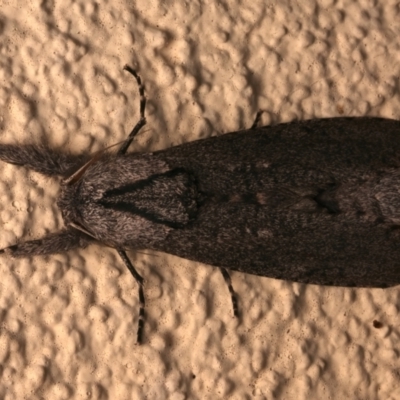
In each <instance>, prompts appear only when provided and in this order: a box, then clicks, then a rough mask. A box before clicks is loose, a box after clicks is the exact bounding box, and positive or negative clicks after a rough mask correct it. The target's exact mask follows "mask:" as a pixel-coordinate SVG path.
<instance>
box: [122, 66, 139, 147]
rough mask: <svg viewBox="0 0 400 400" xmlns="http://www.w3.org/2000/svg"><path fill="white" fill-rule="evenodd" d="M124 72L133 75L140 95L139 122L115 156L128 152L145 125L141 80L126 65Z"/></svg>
mask: <svg viewBox="0 0 400 400" xmlns="http://www.w3.org/2000/svg"><path fill="white" fill-rule="evenodd" d="M124 70H125V71H128V72H129V73H130V74H131V75H133V76H134V77H135V78H136V81H137V84H138V87H139V94H140V119H139V122H138V123H137V124H136V125H135V126H134V127H133V129H132V131H131V133H130V134H129V136H128V138H127V139H126V140H125V142H124V143H122V145H121V147H120V148H119V150H118V152H117V154H118V155H121V154H125V153H126V151H127V150H128V147H129V146H130V144H131V143H132V140H133V139H134V137H135V136H136V135H137V133H138V132H139V131H140V129H142V128H143V126H145V125H146V117H145V116H144V111H145V108H146V97H145V95H144V86H143V84H142V80H141V79H140V76H139V75H138V74H137V73H136V71H135V70H134V69H132V68H131V67H129V66H128V65H125V66H124Z"/></svg>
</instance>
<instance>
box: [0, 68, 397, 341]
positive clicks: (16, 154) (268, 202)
mask: <svg viewBox="0 0 400 400" xmlns="http://www.w3.org/2000/svg"><path fill="white" fill-rule="evenodd" d="M124 69H125V70H126V71H128V72H129V73H131V74H132V75H133V76H134V77H135V78H136V81H137V84H138V90H139V94H140V119H139V121H138V123H137V124H136V125H135V126H134V128H133V129H132V131H131V132H130V134H129V135H128V138H127V139H126V140H125V141H124V142H123V143H122V144H120V145H119V148H118V149H117V151H115V152H111V151H109V150H107V151H100V152H98V153H95V154H94V155H92V156H91V157H88V158H87V159H85V158H84V157H83V156H76V155H68V154H64V153H63V152H60V151H55V150H51V149H49V148H46V147H44V146H42V147H40V146H32V145H26V146H23V147H20V146H15V145H10V144H2V145H0V159H1V160H3V161H5V162H8V163H12V164H16V165H21V166H24V167H27V168H31V169H33V170H35V171H37V172H39V173H41V174H44V175H47V176H52V177H61V187H60V193H59V197H58V207H59V209H60V211H61V214H62V217H63V220H64V224H65V227H64V228H63V229H62V230H61V231H60V232H56V233H51V234H49V235H47V236H45V237H43V238H41V239H38V240H32V241H28V242H22V243H19V244H16V245H13V246H10V247H8V248H6V249H3V250H1V252H7V253H10V254H11V255H13V256H15V257H27V256H33V255H45V254H54V253H61V252H66V251H69V250H72V249H74V248H78V247H85V246H87V245H88V244H89V243H91V242H100V243H102V244H104V245H106V246H109V247H112V248H114V249H115V250H116V251H117V252H118V254H119V255H120V257H121V259H122V261H123V263H124V264H125V265H126V266H127V268H128V269H129V271H130V272H131V273H132V275H133V277H134V278H135V280H136V282H137V284H138V291H139V301H140V310H139V318H138V331H137V341H138V342H139V343H140V342H141V340H142V331H143V325H144V316H145V313H144V303H145V297H144V293H143V278H142V277H141V276H140V275H139V273H138V272H137V271H136V269H135V268H134V266H133V265H132V263H131V262H130V260H129V258H128V257H127V254H126V251H127V250H141V249H150V250H155V251H161V252H165V253H170V254H174V255H176V256H179V257H183V258H186V259H189V260H194V261H199V262H202V263H205V264H210V265H213V266H216V267H219V268H220V270H221V272H222V275H223V277H224V279H225V281H226V283H227V286H228V289H229V291H230V294H231V298H232V304H233V310H234V314H235V315H238V307H237V300H236V294H235V292H234V290H233V288H232V284H231V279H230V275H229V272H228V270H234V271H240V272H243V273H247V274H254V275H259V276H265V277H270V278H276V279H284V280H288V281H293V282H301V283H309V284H317V285H334V286H347V287H379V288H385V287H389V286H394V285H398V284H399V283H400V245H399V243H400V229H399V228H400V122H399V121H395V120H390V119H383V118H373V117H361V118H327V119H312V120H306V121H295V122H291V123H284V124H279V125H275V126H264V127H257V124H258V120H259V116H260V114H258V115H257V118H256V121H255V123H254V124H253V126H252V127H251V128H250V129H248V130H242V131H237V132H232V133H227V134H224V135H221V136H217V137H210V138H207V139H202V140H196V141H193V142H190V143H185V144H182V145H179V146H175V147H172V148H168V149H166V150H161V151H156V152H152V153H129V152H127V150H128V148H129V146H130V144H131V143H132V141H133V139H134V137H135V136H136V135H137V134H138V132H139V131H140V129H141V128H142V127H143V126H144V125H145V124H146V118H145V106H146V98H145V95H144V86H143V84H142V82H141V79H140V77H139V75H138V74H137V73H136V71H134V70H133V69H132V68H130V67H128V66H125V67H124Z"/></svg>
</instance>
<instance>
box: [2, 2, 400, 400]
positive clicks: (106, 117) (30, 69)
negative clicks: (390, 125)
mask: <svg viewBox="0 0 400 400" xmlns="http://www.w3.org/2000/svg"><path fill="white" fill-rule="evenodd" d="M399 19H400V5H399V2H398V1H394V0H386V1H381V2H378V1H373V0H357V1H356V0H338V1H335V0H319V1H313V0H304V1H299V2H294V1H290V0H282V1H279V2H277V1H268V0H267V1H264V0H254V1H251V2H250V1H248V2H245V1H230V0H222V1H218V2H216V1H208V0H203V1H201V0H190V1H171V0H167V1H162V0H154V1H135V2H128V1H125V0H121V1H99V2H92V1H86V0H77V1H69V0H57V1H51V0H43V1H33V2H26V5H23V4H22V2H20V1H18V0H8V1H7V0H1V7H0V141H1V142H2V143H47V144H48V145H49V146H52V147H54V148H62V149H63V150H65V151H66V152H73V153H79V152H86V153H88V152H94V151H96V150H99V149H102V148H104V147H105V146H107V145H111V144H113V143H115V142H118V141H121V140H123V139H124V138H125V137H126V134H127V133H128V132H129V130H130V128H131V127H132V126H133V125H134V123H135V122H136V121H137V119H138V114H139V107H138V104H139V96H138V93H137V87H136V83H135V81H134V79H132V77H131V76H130V75H129V74H127V73H126V72H123V71H122V67H123V65H124V64H126V63H128V64H130V65H132V66H133V67H135V68H136V69H137V70H138V72H139V73H140V74H141V76H142V78H143V80H144V82H145V85H146V94H147V98H148V108H147V110H148V114H147V116H148V124H147V126H146V128H145V129H144V130H143V131H142V133H141V134H140V135H139V137H138V138H137V140H136V142H135V143H134V145H133V146H132V150H140V151H144V150H156V149H161V148H166V147H169V146H172V145H176V144H179V143H183V142H187V141H191V140H195V139H198V138H203V137H208V136H211V135H217V134H222V133H224V132H229V131H234V130H238V129H240V128H244V127H249V126H250V125H251V123H252V121H253V119H254V116H255V113H256V111H257V110H258V109H259V108H261V109H264V110H265V111H266V112H265V114H264V115H263V121H262V122H263V124H265V125H267V124H270V123H277V122H285V121H290V120H293V119H307V118H313V117H332V116H339V115H351V116H361V115H375V116H383V117H387V118H395V119H400V85H399V74H400V62H399V61H400V24H399ZM399 134H400V132H399ZM0 176H1V179H0V198H1V201H0V226H1V235H0V248H2V247H5V246H8V245H11V244H14V243H16V242H17V241H18V240H20V239H22V238H24V239H31V238H36V237H40V236H41V235H43V234H45V233H46V232H49V231H56V230H58V229H60V228H61V226H62V220H61V216H60V213H59V210H58V209H57V207H56V205H55V199H56V197H57V192H58V182H57V181H55V180H52V179H50V178H44V177H42V176H40V175H38V174H36V173H33V172H29V171H27V170H26V169H24V168H20V167H16V166H12V165H7V164H4V163H1V164H0ZM129 256H130V258H131V259H132V261H133V262H134V264H135V266H136V268H137V269H138V270H139V271H140V273H141V274H142V275H143V277H144V278H145V296H146V300H147V305H146V311H147V321H146V325H145V332H144V344H143V345H142V346H137V345H136V344H135V335H136V323H137V318H138V314H137V313H138V298H137V287H136V284H135V282H134V280H133V278H132V277H131V275H130V274H129V272H128V271H126V270H125V267H124V265H123V264H122V262H121V260H120V259H119V258H118V255H117V254H116V252H115V251H114V250H112V249H109V248H106V247H102V246H100V245H99V246H95V245H93V246H91V247H89V248H87V249H85V250H81V251H75V252H70V253H68V254H62V255H55V256H51V257H35V258H31V259H24V260H13V259H12V258H10V257H8V256H7V255H2V256H1V257H0V277H1V280H0V399H7V400H11V399H13V400H15V399H17V400H19V399H33V400H35V399H51V400H61V399H63V400H64V399H113V400H125V399H126V400H130V399H173V400H183V399H202V400H203V399H257V400H261V399H268V400H271V399H296V400H302V399H304V400H305V399H307V400H312V399H342V400H345V399H360V400H361V399H362V400H365V399H385V400H389V399H391V400H395V399H397V400H398V399H400V359H399V354H400V328H399V323H400V313H399V306H400V287H398V288H391V289H387V290H382V289H373V290H371V289H368V290H367V289H358V290H352V289H343V288H333V287H318V286H307V285H300V284H294V283H290V282H284V281H277V280H273V279H267V278H259V277H255V276H250V275H244V274H240V273H232V279H233V285H234V287H235V289H236V291H237V293H238V295H239V297H240V302H239V306H240V309H241V310H242V313H243V317H242V319H241V321H240V322H238V321H236V320H235V319H233V317H232V313H231V304H230V298H229V295H228V292H227V289H226V286H225V284H224V282H223V279H222V277H221V275H220V273H219V271H218V270H217V269H214V268H212V267H209V266H206V265H202V264H198V263H194V262H189V261H186V260H182V259H179V258H177V257H172V256H167V255H165V254H153V253H151V252H142V253H134V252H130V253H129ZM374 321H375V322H374Z"/></svg>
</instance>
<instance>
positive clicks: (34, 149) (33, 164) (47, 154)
mask: <svg viewBox="0 0 400 400" xmlns="http://www.w3.org/2000/svg"><path fill="white" fill-rule="evenodd" d="M0 160H2V161H5V162H7V163H9V164H14V165H21V166H24V167H27V168H30V169H33V170H34V171H36V172H39V173H41V174H43V175H47V176H64V175H66V174H68V171H69V170H70V169H71V168H73V167H74V166H76V165H79V164H81V163H82V162H83V160H84V157H83V156H73V155H66V154H62V153H60V152H58V151H54V150H51V149H49V148H46V147H44V146H34V145H25V146H17V145H12V144H0Z"/></svg>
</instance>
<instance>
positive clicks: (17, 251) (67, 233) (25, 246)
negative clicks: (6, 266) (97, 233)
mask: <svg viewBox="0 0 400 400" xmlns="http://www.w3.org/2000/svg"><path fill="white" fill-rule="evenodd" d="M92 241H93V240H92V239H91V238H89V237H88V236H86V235H84V234H83V233H81V232H79V231H77V230H74V229H70V230H69V229H64V230H62V231H60V232H57V233H51V234H49V235H47V236H45V237H43V238H41V239H36V240H30V241H28V242H24V243H19V244H15V245H13V246H10V247H6V248H5V249H1V250H0V254H1V253H10V254H11V255H12V256H14V257H29V256H34V255H46V254H57V253H64V252H66V251H68V250H72V249H75V248H78V247H79V248H84V247H86V246H87V245H88V244H89V243H91V242H92Z"/></svg>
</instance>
